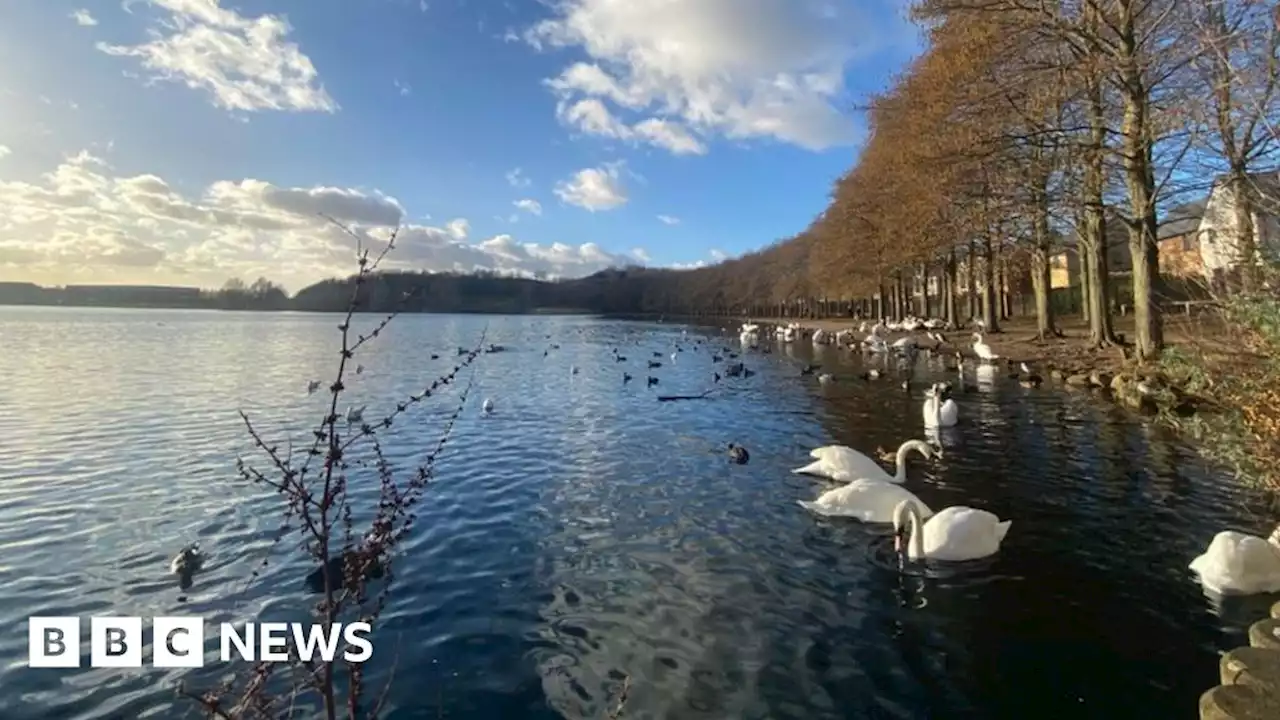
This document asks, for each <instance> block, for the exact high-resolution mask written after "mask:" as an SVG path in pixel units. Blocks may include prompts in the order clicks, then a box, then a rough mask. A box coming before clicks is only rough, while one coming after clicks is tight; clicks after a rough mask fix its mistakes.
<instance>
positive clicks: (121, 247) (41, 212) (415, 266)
mask: <svg viewBox="0 0 1280 720" xmlns="http://www.w3.org/2000/svg"><path fill="white" fill-rule="evenodd" d="M325 218H333V219H334V220H336V221H337V222H339V223H342V224H343V225H346V226H348V227H350V228H352V230H353V231H354V232H355V233H356V234H357V235H358V236H362V237H367V238H370V239H372V238H377V237H381V238H383V239H385V238H386V237H388V236H389V234H390V232H391V231H392V229H393V228H395V227H396V226H397V225H400V224H401V223H403V222H405V218H406V212H405V210H404V208H403V207H401V205H400V203H399V202H398V201H397V200H396V199H395V198H392V197H388V196H386V195H383V194H381V193H378V192H362V191H358V190H353V189H347V188H334V187H313V188H285V187H278V186H275V185H272V184H271V183H268V182H265V181H262V180H255V179H245V180H239V181H230V180H223V181H218V182H214V183H212V184H211V185H209V186H208V188H206V189H205V191H204V192H203V193H202V194H201V196H200V197H198V198H192V197H187V196H184V195H183V194H182V193H181V192H179V191H177V190H175V189H174V188H173V187H172V186H171V185H170V184H169V183H168V182H167V181H166V180H165V179H163V178H161V177H159V176H156V175H152V174H142V175H134V176H131V177H125V176H118V175H116V174H115V173H114V172H113V171H112V168H111V166H110V165H109V164H108V163H107V162H106V161H104V160H103V159H102V158H100V157H97V156H95V155H93V154H91V153H89V152H87V151H82V152H80V153H78V154H76V155H74V156H70V157H68V158H66V159H65V160H63V161H62V162H61V163H60V164H59V165H58V166H57V167H56V168H54V169H53V170H51V171H49V172H47V173H45V174H44V175H42V176H41V177H40V178H39V180H38V181H37V182H21V181H4V180H0V278H2V279H5V280H26V281H34V282H41V283H46V284H61V283H67V282H146V283H158V284H183V285H202V286H217V285H221V284H222V282H223V281H224V280H225V279H226V278H228V277H246V278H248V277H257V276H259V275H265V276H267V277H270V278H272V279H275V280H277V281H280V282H283V283H284V284H285V285H286V286H288V287H290V288H292V289H297V288H298V287H300V286H302V285H305V284H307V283H310V282H314V281H316V280H319V279H322V278H325V277H332V276H345V275H347V274H349V273H350V272H351V270H352V268H353V260H354V249H355V241H354V239H353V238H352V237H351V236H350V235H348V234H347V233H346V232H345V231H344V230H343V229H342V228H340V227H338V226H337V225H335V224H333V223H332V222H329V221H328V220H326V219H325ZM470 234H471V226H470V223H468V222H467V220H466V219H463V218H456V219H453V220H450V221H449V222H447V223H445V224H444V226H443V227H431V226H426V225H419V224H406V225H404V226H402V227H401V229H400V235H399V239H398V250H397V251H396V252H394V253H393V254H392V255H391V258H390V259H391V264H390V265H389V267H393V268H397V269H409V270H424V269H425V270H436V271H439V270H456V271H465V272H472V271H475V270H488V271H493V272H501V273H504V274H510V275H523V276H534V275H541V276H545V277H577V276H581V275H587V274H590V273H593V272H597V271H599V270H603V269H604V268H607V267H610V266H616V265H623V264H628V263H632V262H634V260H632V259H630V258H629V257H627V256H624V255H613V254H610V253H608V252H606V251H604V250H603V249H601V248H600V247H599V246H598V245H595V244H593V243H586V244H583V245H579V246H571V245H565V244H562V243H555V244H552V245H539V244H537V243H521V242H518V241H517V240H515V239H514V238H512V237H511V236H509V235H499V236H497V237H493V238H489V239H487V240H483V241H481V242H473V241H472V240H471V239H470Z"/></svg>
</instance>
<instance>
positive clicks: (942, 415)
mask: <svg viewBox="0 0 1280 720" xmlns="http://www.w3.org/2000/svg"><path fill="white" fill-rule="evenodd" d="M923 413H924V426H925V427H928V428H936V427H954V426H955V424H956V423H957V422H958V421H959V420H960V406H958V405H956V401H955V400H952V399H951V398H946V399H945V400H944V399H943V392H942V385H941V383H934V384H933V387H932V388H931V389H930V390H929V391H928V392H927V393H925V400H924V410H923Z"/></svg>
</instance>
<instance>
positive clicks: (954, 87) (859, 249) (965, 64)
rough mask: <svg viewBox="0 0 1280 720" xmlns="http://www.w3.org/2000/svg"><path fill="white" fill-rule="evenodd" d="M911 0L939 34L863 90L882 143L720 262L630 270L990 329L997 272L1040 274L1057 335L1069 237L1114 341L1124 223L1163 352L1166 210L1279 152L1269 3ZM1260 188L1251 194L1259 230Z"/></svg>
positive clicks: (672, 295) (1269, 161) (720, 304)
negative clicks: (789, 222)
mask: <svg viewBox="0 0 1280 720" xmlns="http://www.w3.org/2000/svg"><path fill="white" fill-rule="evenodd" d="M912 12H913V17H914V18H915V20H916V21H917V22H918V23H920V24H921V25H922V26H923V27H924V28H925V29H926V35H927V40H928V44H927V49H926V50H925V52H924V53H923V54H922V55H921V56H920V57H918V58H917V59H916V60H915V61H914V62H913V63H911V65H910V66H908V67H907V68H905V69H904V71H903V72H902V73H901V74H900V76H899V77H898V78H897V81H896V82H895V83H894V85H893V86H892V87H891V88H889V89H888V90H886V91H885V92H883V93H882V94H880V95H878V96H876V97H874V98H872V99H871V100H870V102H868V103H867V108H866V110H867V113H866V114H867V126H868V138H867V141H866V143H865V145H864V147H863V148H862V150H861V153H860V155H859V157H858V159H857V162H856V163H855V164H854V165H853V167H851V168H850V169H849V170H848V171H847V172H846V173H844V174H843V175H842V176H841V177H840V178H839V179H838V180H837V181H836V183H835V185H834V187H833V188H832V192H831V196H830V201H829V203H828V206H827V208H826V209H825V210H824V211H823V212H822V213H821V214H820V215H819V217H817V218H815V219H814V221H813V222H812V223H811V224H810V226H809V227H808V228H806V229H804V230H803V231H802V232H801V233H800V234H799V235H797V236H796V237H794V238H790V239H787V240H784V241H781V242H778V243H775V244H774V245H772V246H770V247H767V248H765V249H763V250H761V251H759V252H755V253H750V254H748V255H745V256H743V257H741V258H736V259H734V260H731V261H728V262H725V263H720V264H718V265H715V266H712V267H708V268H703V269H700V270H696V271H690V272H683V273H667V272H661V271H637V272H638V274H637V275H636V276H635V277H634V279H635V280H637V281H638V282H639V283H640V284H641V285H643V286H644V287H645V289H644V291H643V294H644V295H645V297H646V298H647V299H646V300H645V301H644V302H643V303H642V304H643V306H644V308H643V309H648V310H655V309H661V310H662V311H667V312H735V313H742V312H750V313H754V314H779V315H793V314H797V313H801V312H804V310H805V308H807V307H812V306H814V305H815V304H818V303H821V302H822V301H824V300H825V301H830V300H833V299H839V300H843V301H847V302H850V303H853V304H854V305H855V306H857V307H860V308H862V309H864V310H865V311H867V312H870V313H872V314H874V315H888V316H900V315H902V314H904V313H906V312H908V311H910V312H915V313H925V312H927V313H929V314H931V315H935V316H940V317H944V318H946V319H948V320H951V321H953V322H957V323H958V322H962V321H964V320H965V319H967V318H969V317H973V316H976V317H978V318H981V319H982V320H983V321H984V322H985V324H986V327H987V328H988V329H993V330H994V329H997V328H998V326H999V322H1000V319H1001V317H1002V316H1004V315H1006V313H1005V312H1004V311H1005V310H1007V307H1005V304H1006V303H1007V299H1006V297H1005V296H1004V293H1003V292H1001V288H1003V287H1004V286H1005V284H1006V283H1010V282H1011V281H1012V280H1013V278H1014V277H1015V276H1020V277H1023V278H1026V277H1027V276H1028V275H1029V279H1030V285H1031V288H1032V294H1033V296H1034V306H1035V312H1036V317H1037V321H1038V322H1037V327H1038V332H1039V335H1040V336H1041V337H1048V336H1053V335H1056V334H1058V328H1057V320H1056V318H1055V317H1054V307H1055V305H1054V303H1053V302H1052V301H1051V291H1052V288H1051V287H1050V285H1051V282H1050V262H1051V258H1052V257H1053V256H1054V255H1056V254H1058V253H1060V252H1062V251H1063V250H1064V249H1066V247H1067V246H1070V247H1073V248H1075V250H1076V252H1077V253H1078V256H1079V258H1080V274H1081V288H1082V305H1083V308H1082V309H1083V314H1084V316H1085V318H1086V319H1087V320H1088V323H1089V327H1090V339H1091V341H1092V342H1093V344H1095V345H1096V346H1099V347H1103V346H1107V345H1111V344H1115V343H1116V342H1117V337H1116V334H1115V332H1114V329H1113V324H1112V314H1113V307H1114V305H1115V303H1114V302H1113V300H1112V298H1114V297H1115V296H1116V293H1117V292H1118V290H1119V288H1116V287H1113V283H1114V282H1116V281H1117V280H1118V279H1119V278H1117V277H1116V276H1115V275H1114V274H1113V273H1112V272H1111V271H1110V269H1109V267H1108V265H1109V253H1108V249H1109V248H1110V247H1111V246H1113V245H1115V244H1116V242H1117V240H1116V239H1117V238H1121V239H1120V240H1119V242H1122V243H1123V244H1124V245H1125V246H1127V251H1128V255H1129V258H1130V259H1131V261H1132V262H1131V263H1129V264H1130V265H1131V271H1130V272H1129V273H1128V275H1129V277H1128V279H1127V281H1128V282H1129V283H1130V284H1131V286H1132V292H1131V293H1129V294H1131V296H1132V309H1133V315H1134V319H1135V330H1136V332H1135V336H1136V337H1135V338H1133V340H1134V345H1135V351H1136V354H1137V356H1138V357H1140V358H1152V357H1155V356H1156V355H1157V354H1158V353H1159V352H1160V351H1161V348H1162V346H1163V343H1164V336H1163V335H1164V334H1163V320H1162V316H1161V310H1160V308H1161V305H1160V299H1161V296H1162V282H1161V278H1160V276H1159V265H1158V244H1157V239H1158V228H1159V215H1160V210H1161V208H1162V207H1165V206H1167V205H1168V204H1170V203H1171V202H1172V201H1173V200H1178V199H1187V198H1188V197H1191V196H1198V197H1203V196H1204V194H1205V193H1206V192H1207V191H1208V189H1209V186H1210V185H1211V183H1212V181H1213V179H1214V178H1215V177H1218V176H1220V175H1222V176H1225V177H1227V178H1228V180H1229V182H1232V183H1237V184H1239V185H1241V186H1242V187H1243V186H1244V185H1245V184H1246V183H1247V182H1248V180H1249V178H1250V177H1253V176H1254V174H1255V173H1257V172H1259V171H1261V170H1271V169H1273V163H1274V160H1275V152H1276V149H1277V148H1276V138H1277V133H1276V131H1275V129H1276V125H1275V123H1276V122H1280V113H1277V109H1278V108H1277V103H1276V99H1277V97H1276V96H1277V80H1278V79H1280V57H1278V56H1277V47H1278V46H1280V45H1278V37H1280V36H1278V35H1277V32H1276V23H1275V12H1276V5H1275V2H1274V1H1273V2H1270V3H1267V2H1255V1H1254V0H1141V1H1139V0H1048V1H1047V2H1046V0H920V1H919V2H918V3H917V4H916V5H915V6H914V7H913V9H912ZM1241 197H1245V198H1247V199H1249V201H1250V202H1263V201H1264V200H1265V198H1262V197H1261V196H1259V195H1258V194H1257V193H1245V192H1241ZM1249 207H1250V206H1249V204H1248V203H1247V202H1246V203H1239V204H1237V210H1236V213H1237V217H1238V222H1239V224H1240V227H1241V228H1242V229H1245V230H1250V231H1252V228H1251V219H1250V218H1251V217H1252V215H1251V213H1250V211H1249ZM1248 236H1249V237H1251V236H1252V233H1251V232H1250V233H1248ZM931 278H932V279H933V283H935V285H936V286H937V287H938V288H940V289H941V292H940V301H939V302H938V303H937V307H925V306H924V303H925V302H928V298H929V295H930V294H929V293H927V292H923V293H920V297H921V299H922V301H923V302H921V301H917V300H916V299H915V297H916V296H915V293H916V288H921V287H927V285H928V283H929V282H930V279H931ZM1247 281H1248V278H1247V277H1246V278H1243V279H1242V283H1244V284H1247ZM659 287H661V288H662V290H661V291H659V290H658V288H659ZM960 288H966V289H967V292H964V293H960V292H959V289H960ZM975 288H976V289H977V292H976V293H975V292H973V290H974V289H975ZM655 293H659V294H661V296H662V297H663V298H664V299H663V300H662V301H658V300H656V299H655V298H654V295H655ZM966 299H967V305H966V304H965V300H966ZM828 304H829V303H828ZM635 309H642V308H640V307H637V308H635Z"/></svg>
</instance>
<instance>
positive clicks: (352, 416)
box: [347, 405, 368, 425]
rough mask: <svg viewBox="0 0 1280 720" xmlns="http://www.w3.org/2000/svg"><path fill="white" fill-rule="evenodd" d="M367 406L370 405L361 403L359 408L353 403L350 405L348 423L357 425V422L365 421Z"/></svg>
mask: <svg viewBox="0 0 1280 720" xmlns="http://www.w3.org/2000/svg"><path fill="white" fill-rule="evenodd" d="M366 407H368V405H361V406H360V407H359V408H357V407H356V406H354V405H352V406H350V407H348V408H347V424H348V425H355V424H356V423H358V422H363V421H364V409H365V408H366Z"/></svg>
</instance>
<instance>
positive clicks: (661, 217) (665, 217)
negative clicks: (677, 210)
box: [658, 215, 680, 225]
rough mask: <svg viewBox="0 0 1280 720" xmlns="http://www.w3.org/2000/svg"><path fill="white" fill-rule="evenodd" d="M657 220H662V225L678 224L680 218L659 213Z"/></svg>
mask: <svg viewBox="0 0 1280 720" xmlns="http://www.w3.org/2000/svg"><path fill="white" fill-rule="evenodd" d="M658 220H659V221H660V222H662V223H663V224H664V225H679V224H680V218H678V217H671V216H670V215H659V216H658Z"/></svg>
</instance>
